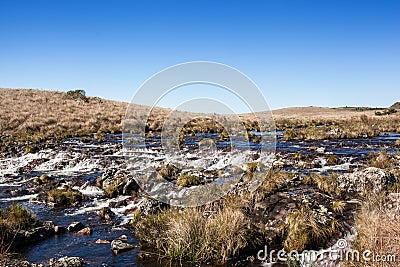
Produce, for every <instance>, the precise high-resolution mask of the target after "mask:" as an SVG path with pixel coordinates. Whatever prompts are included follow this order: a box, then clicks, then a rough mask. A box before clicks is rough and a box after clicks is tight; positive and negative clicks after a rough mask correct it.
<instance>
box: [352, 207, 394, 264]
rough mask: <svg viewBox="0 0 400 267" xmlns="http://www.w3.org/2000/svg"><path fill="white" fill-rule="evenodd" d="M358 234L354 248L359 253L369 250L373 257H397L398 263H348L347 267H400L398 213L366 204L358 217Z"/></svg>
mask: <svg viewBox="0 0 400 267" xmlns="http://www.w3.org/2000/svg"><path fill="white" fill-rule="evenodd" d="M355 223H356V229H357V232H358V236H357V240H356V242H355V244H354V248H355V249H357V250H358V251H365V250H369V251H371V252H372V254H371V256H374V257H375V256H378V255H379V257H382V256H385V257H387V256H389V257H390V256H391V255H395V257H396V258H395V260H396V262H393V261H392V262H362V261H361V262H357V261H352V260H350V261H348V262H346V263H345V264H346V266H351V267H361V266H376V267H378V266H399V263H398V261H399V260H400V255H399V251H400V228H399V226H400V218H399V215H398V211H396V210H395V209H387V208H384V207H383V206H381V205H372V207H371V206H370V205H367V204H364V205H363V207H362V208H361V210H360V211H359V212H358V214H357V216H356V222H355Z"/></svg>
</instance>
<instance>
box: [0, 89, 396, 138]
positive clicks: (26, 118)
mask: <svg viewBox="0 0 400 267" xmlns="http://www.w3.org/2000/svg"><path fill="white" fill-rule="evenodd" d="M84 100H85V101H84ZM127 107H128V103H124V102H118V101H111V100H105V99H100V98H97V97H86V98H83V99H80V98H76V99H74V98H72V97H71V95H68V94H67V93H65V92H57V91H43V90H32V89H6V88H3V89H1V88H0V110H1V116H0V133H1V135H3V136H4V135H12V136H14V137H15V136H18V137H22V138H26V137H29V138H28V139H29V140H30V141H40V140H44V139H46V138H48V137H54V136H57V137H65V136H68V135H75V136H76V135H87V134H93V133H96V132H116V131H121V130H122V123H123V120H124V119H125V113H126V112H127V111H128V112H129V116H128V117H127V120H126V121H125V122H124V123H126V125H130V123H132V125H130V126H131V127H132V129H134V128H135V127H143V126H144V125H135V123H137V119H138V118H141V119H142V121H145V122H146V126H147V130H148V132H150V133H151V132H157V131H158V132H159V131H161V129H162V127H163V125H164V120H165V118H166V117H168V116H170V117H171V119H170V120H169V121H168V123H167V124H169V126H170V130H171V131H176V129H179V126H180V127H182V126H183V125H185V124H187V123H189V124H187V125H189V126H190V127H191V130H192V132H196V131H197V132H199V131H203V132H204V131H206V132H220V131H221V129H220V128H221V125H219V127H217V128H218V129H210V127H211V128H213V127H215V121H218V122H219V123H227V122H228V121H237V116H236V115H234V116H231V115H215V114H198V113H190V112H183V111H174V112H172V110H170V109H164V108H156V109H151V108H150V107H146V106H141V105H131V106H130V109H129V110H127ZM150 111H151V113H150V116H149V112H150ZM171 112H172V113H171ZM198 116H202V117H204V116H206V117H208V118H210V119H209V120H196V119H195V120H193V119H194V118H196V117H198ZM256 116H257V120H258V122H255V121H254V120H255V116H254V114H242V115H240V116H239V117H240V120H241V121H242V122H243V123H244V125H245V130H246V131H250V130H254V129H256V130H257V129H261V130H265V129H269V128H270V127H274V126H275V125H274V124H273V123H272V120H271V113H270V112H260V113H257V114H256ZM273 116H274V118H275V124H276V127H277V128H278V129H280V130H285V137H286V138H287V139H292V138H298V139H322V138H327V137H330V138H354V137H360V136H365V135H367V136H373V135H376V134H378V133H381V132H400V112H397V113H394V114H391V115H386V116H376V115H375V111H374V110H361V111H359V110H357V109H344V108H339V109H338V108H336V109H332V108H319V107H304V108H287V109H280V110H275V111H273ZM209 121H214V122H212V123H211V124H210V123H209ZM206 122H207V123H206ZM320 125H324V127H317V126H320ZM294 128H300V129H296V130H294ZM337 129H339V131H338V133H337V134H334V135H331V134H328V133H327V132H329V131H330V130H335V131H336V130H337ZM215 130H216V131H215ZM3 139H4V138H3Z"/></svg>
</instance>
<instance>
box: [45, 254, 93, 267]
mask: <svg viewBox="0 0 400 267" xmlns="http://www.w3.org/2000/svg"><path fill="white" fill-rule="evenodd" d="M49 266H51V267H85V266H86V263H85V261H84V260H83V259H82V258H79V257H68V256H66V257H62V258H59V259H58V260H54V259H51V260H50V262H49Z"/></svg>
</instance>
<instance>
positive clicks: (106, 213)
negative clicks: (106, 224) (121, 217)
mask: <svg viewBox="0 0 400 267" xmlns="http://www.w3.org/2000/svg"><path fill="white" fill-rule="evenodd" d="M97 215H99V216H100V218H102V219H104V220H107V221H109V220H111V218H112V217H113V216H114V212H112V211H111V209H110V208H109V207H103V208H101V210H99V211H98V212H97Z"/></svg>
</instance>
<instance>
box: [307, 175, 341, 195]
mask: <svg viewBox="0 0 400 267" xmlns="http://www.w3.org/2000/svg"><path fill="white" fill-rule="evenodd" d="M310 178H311V180H312V182H313V183H314V184H315V185H317V187H318V188H319V189H320V190H321V191H323V192H325V193H328V194H334V193H338V192H337V179H338V175H337V174H336V173H332V174H330V175H327V176H325V175H321V174H311V175H310Z"/></svg>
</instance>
